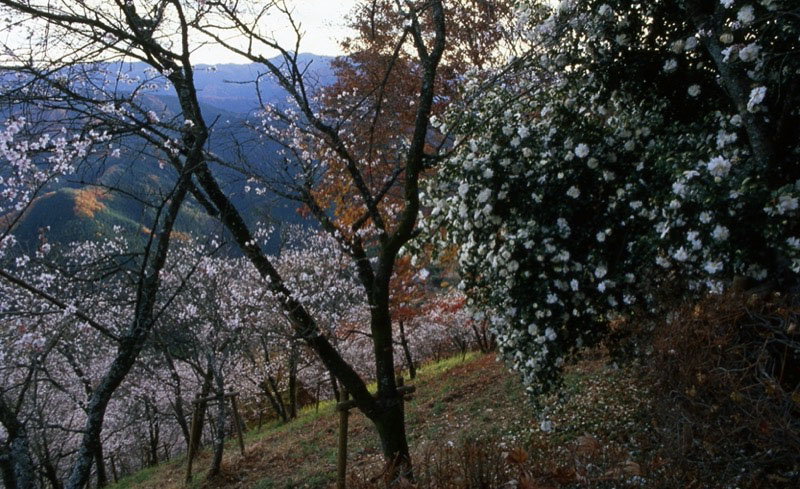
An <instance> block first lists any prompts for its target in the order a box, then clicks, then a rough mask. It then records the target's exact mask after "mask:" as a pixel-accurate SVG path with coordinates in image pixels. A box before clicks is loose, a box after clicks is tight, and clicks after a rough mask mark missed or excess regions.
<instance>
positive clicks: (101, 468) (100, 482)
mask: <svg viewBox="0 0 800 489" xmlns="http://www.w3.org/2000/svg"><path fill="white" fill-rule="evenodd" d="M98 438H99V434H98ZM94 465H95V472H96V474H97V487H105V486H107V485H108V475H106V463H105V460H104V459H103V440H100V439H98V440H97V447H96V449H95V451H94Z"/></svg>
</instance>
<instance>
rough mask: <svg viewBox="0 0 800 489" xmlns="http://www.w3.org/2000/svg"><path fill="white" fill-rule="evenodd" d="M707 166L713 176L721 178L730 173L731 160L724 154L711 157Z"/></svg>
mask: <svg viewBox="0 0 800 489" xmlns="http://www.w3.org/2000/svg"><path fill="white" fill-rule="evenodd" d="M706 168H708V172H709V173H711V174H712V175H713V176H715V177H719V178H721V177H724V176H727V175H728V172H729V171H730V169H731V162H730V161H729V160H728V159H727V158H725V157H724V156H715V157H714V158H711V160H710V161H709V162H708V165H706Z"/></svg>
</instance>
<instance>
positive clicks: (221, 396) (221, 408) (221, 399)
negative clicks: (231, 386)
mask: <svg viewBox="0 0 800 489" xmlns="http://www.w3.org/2000/svg"><path fill="white" fill-rule="evenodd" d="M216 377H217V410H218V411H217V429H216V433H215V436H214V455H213V458H212V459H211V468H209V469H208V477H209V478H210V477H214V476H216V475H218V474H219V471H220V468H221V467H222V452H223V450H224V449H225V415H226V414H227V409H226V407H227V406H226V405H225V390H224V388H225V386H224V385H223V383H222V377H221V376H216Z"/></svg>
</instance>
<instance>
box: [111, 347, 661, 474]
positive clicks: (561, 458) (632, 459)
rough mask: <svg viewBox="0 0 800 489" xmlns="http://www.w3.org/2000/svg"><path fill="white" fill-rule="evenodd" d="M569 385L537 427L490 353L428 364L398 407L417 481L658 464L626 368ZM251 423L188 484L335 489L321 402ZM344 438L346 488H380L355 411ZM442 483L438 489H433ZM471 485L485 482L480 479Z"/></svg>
mask: <svg viewBox="0 0 800 489" xmlns="http://www.w3.org/2000/svg"><path fill="white" fill-rule="evenodd" d="M566 382H567V383H566V388H565V391H564V392H565V395H564V396H563V397H562V398H561V399H556V398H552V399H549V400H548V402H546V403H545V409H546V410H547V412H549V415H548V418H547V419H548V420H549V421H550V422H551V423H552V426H553V428H552V430H550V431H548V432H544V431H542V429H541V422H542V418H540V414H537V413H538V412H537V411H536V410H535V409H534V408H533V406H532V405H530V404H529V403H528V402H527V400H526V399H525V396H524V394H523V389H522V386H521V385H520V383H519V381H518V380H517V377H516V376H515V375H514V374H511V373H509V372H508V371H507V370H506V369H505V367H504V365H503V364H502V363H498V362H496V361H495V357H494V355H471V356H469V357H467V359H466V360H463V361H462V359H461V358H460V357H456V358H453V359H449V360H446V361H443V362H440V363H436V364H431V365H428V366H427V367H426V368H424V369H423V370H422V372H421V373H420V375H419V377H418V378H417V379H416V380H414V381H412V382H410V383H412V384H414V385H416V386H417V393H416V394H415V397H414V399H413V400H411V401H410V402H408V404H407V421H408V436H409V444H410V445H411V447H412V458H413V460H414V463H415V464H416V470H417V473H418V477H419V479H420V481H419V484H420V487H453V488H456V487H499V486H500V485H501V484H503V483H506V482H509V481H512V480H516V481H521V480H529V481H530V482H531V483H532V484H533V483H534V481H535V484H536V485H531V486H517V485H516V484H515V485H513V486H507V487H569V486H571V485H573V484H576V483H578V484H579V483H580V481H581V480H584V481H586V480H589V478H591V479H593V480H595V481H601V480H603V481H606V482H612V481H616V483H619V482H622V483H623V486H625V485H626V482H630V479H631V477H634V478H635V477H639V476H641V475H644V474H645V472H646V470H645V467H646V466H650V467H653V468H654V469H655V468H656V465H654V464H653V463H652V460H650V459H649V456H648V455H647V454H646V453H645V452H643V451H642V450H641V448H642V446H646V445H647V439H649V438H650V435H649V433H648V430H647V427H646V426H647V416H646V415H645V413H646V403H645V402H644V401H643V400H644V399H646V396H644V395H642V394H643V392H642V391H641V389H640V388H639V387H638V384H637V381H636V380H635V375H634V373H633V371H630V370H620V369H614V368H611V367H609V366H607V365H606V362H605V359H600V358H596V359H593V360H588V361H585V362H582V363H581V364H580V365H578V366H576V367H573V368H571V369H570V372H569V373H568V374H567V379H566ZM253 428H254V427H251V431H250V432H249V433H247V434H246V436H245V440H246V450H245V455H244V457H242V456H241V455H239V453H238V449H237V448H236V442H235V441H231V443H230V445H229V447H228V448H227V449H226V454H225V458H224V461H223V468H222V475H221V476H220V477H218V478H216V479H214V480H211V481H209V480H205V478H204V472H203V471H204V470H205V468H206V467H207V466H208V463H209V459H210V454H209V451H208V450H206V451H204V452H203V453H202V454H201V456H200V457H199V458H198V459H197V460H196V461H195V464H194V466H195V467H197V470H196V471H195V476H194V480H193V483H192V487H198V488H209V489H210V488H228V487H241V488H257V489H268V488H298V487H309V488H312V487H331V486H332V484H333V482H334V481H335V477H336V465H335V464H336V440H337V430H338V417H337V415H336V413H335V412H334V411H333V405H332V404H331V403H330V402H329V403H324V404H322V405H320V407H319V409H318V411H317V410H316V408H315V407H314V406H309V407H307V408H306V409H304V410H303V412H302V413H301V415H300V417H299V418H298V419H297V420H295V421H293V422H290V423H288V424H285V425H271V426H268V427H264V428H263V429H262V430H260V431H259V430H255V429H253ZM349 434H350V441H349V465H348V474H349V479H350V484H349V485H348V487H352V488H358V487H364V488H366V487H378V486H379V485H380V483H379V478H380V473H381V470H382V467H383V462H382V459H381V455H380V447H379V445H378V440H377V436H376V435H375V433H374V430H373V428H372V426H371V425H370V424H369V422H368V420H366V418H365V417H364V416H363V415H362V414H360V413H355V414H353V415H352V416H351V417H350V428H349ZM184 474H185V459H184V458H183V457H181V458H178V459H174V460H172V461H170V462H167V463H165V464H162V465H160V466H158V467H155V468H150V469H146V470H145V471H142V472H139V473H137V474H134V475H132V476H130V477H128V478H126V479H123V480H122V481H120V482H119V483H118V484H116V485H114V486H113V489H155V488H159V489H171V488H175V489H177V488H180V487H185V486H184V485H183V477H184ZM654 474H655V473H654ZM444 480H447V481H448V485H447V486H441V485H438V484H439V483H440V482H441V481H444ZM478 480H486V481H487V482H488V481H490V480H491V481H492V482H488V485H486V486H481V485H476V484H475V481H478ZM436 481H439V483H437V482H436ZM468 481H472V482H471V483H470V482H468ZM651 482H652V481H651ZM464 483H467V485H462V484H464ZM469 484H471V485H469Z"/></svg>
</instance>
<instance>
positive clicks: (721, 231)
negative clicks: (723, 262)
mask: <svg viewBox="0 0 800 489" xmlns="http://www.w3.org/2000/svg"><path fill="white" fill-rule="evenodd" d="M730 234H731V233H730V231H729V230H728V228H726V227H725V226H721V225H719V224H717V225H716V227H715V228H714V231H712V232H711V237H712V238H714V239H715V240H717V241H725V240H726V239H728V236H730Z"/></svg>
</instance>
